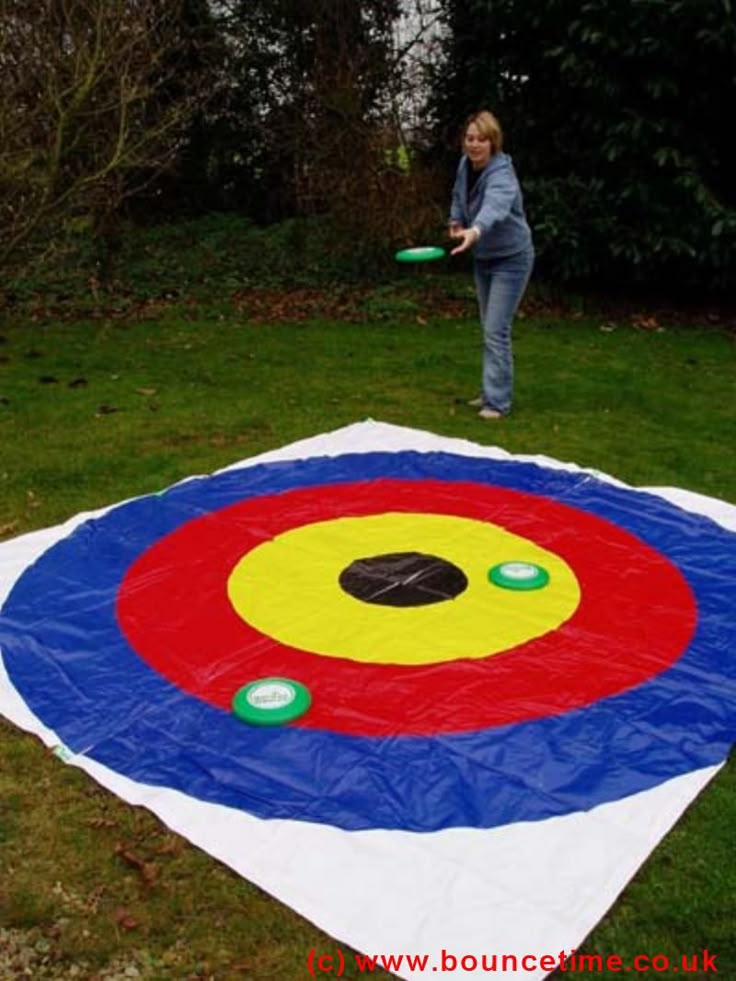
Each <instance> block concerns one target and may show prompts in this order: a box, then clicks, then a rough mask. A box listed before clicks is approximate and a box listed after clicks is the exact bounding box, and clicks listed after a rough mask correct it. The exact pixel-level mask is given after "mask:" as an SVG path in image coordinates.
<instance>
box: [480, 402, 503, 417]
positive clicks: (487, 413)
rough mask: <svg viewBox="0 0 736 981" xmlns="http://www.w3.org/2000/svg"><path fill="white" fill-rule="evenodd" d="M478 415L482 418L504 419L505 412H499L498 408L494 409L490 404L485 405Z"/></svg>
mask: <svg viewBox="0 0 736 981" xmlns="http://www.w3.org/2000/svg"><path fill="white" fill-rule="evenodd" d="M478 415H479V416H480V417H481V419H503V412H499V411H498V409H492V408H491V407H490V405H484V406H483V408H482V409H481V410H480V412H479V413H478Z"/></svg>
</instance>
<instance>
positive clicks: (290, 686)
mask: <svg viewBox="0 0 736 981" xmlns="http://www.w3.org/2000/svg"><path fill="white" fill-rule="evenodd" d="M311 704H312V696H311V695H310V694H309V689H308V688H307V687H306V686H305V685H303V684H302V683H301V682H300V681H292V679H291V678H259V679H258V680H257V681H251V682H250V683H249V684H247V685H243V687H242V688H239V689H238V691H236V692H235V695H234V696H233V700H232V710H233V713H234V714H235V715H236V716H237V718H239V719H240V720H241V722H248V723H249V724H250V725H253V726H281V725H285V724H286V723H287V722H292V721H293V720H294V719H298V718H299V716H300V715H304V713H305V712H306V711H307V709H308V708H309V706H310V705H311Z"/></svg>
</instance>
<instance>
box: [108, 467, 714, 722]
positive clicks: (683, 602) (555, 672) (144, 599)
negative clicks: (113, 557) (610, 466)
mask: <svg viewBox="0 0 736 981" xmlns="http://www.w3.org/2000/svg"><path fill="white" fill-rule="evenodd" d="M390 511H404V512H432V513H439V514H448V515H457V516H460V517H466V518H474V519H477V520H480V521H489V522H493V523H494V524H497V525H499V526H501V527H503V528H505V529H507V530H508V531H510V532H512V533H513V534H516V535H520V536H522V537H525V538H528V539H531V540H532V541H534V542H535V543H537V544H538V545H540V546H541V547H543V548H546V549H548V550H550V551H552V552H554V553H556V554H557V555H559V556H560V557H561V558H562V559H563V560H564V561H565V562H567V563H568V565H569V566H570V567H571V568H572V570H573V572H574V573H575V575H576V576H577V578H578V582H579V584H580V589H581V593H582V596H581V601H580V605H579V606H578V609H577V611H576V612H575V614H574V615H573V616H572V617H571V618H570V619H569V620H568V621H567V622H566V623H564V624H563V625H562V626H561V627H559V628H558V629H557V630H555V631H552V632H550V633H548V634H545V635H544V636H542V637H538V638H536V639H534V640H530V641H528V642H527V643H524V644H520V645H518V646H517V647H515V648H513V649H511V650H507V651H504V652H503V653H500V654H496V655H494V656H492V657H488V658H480V659H473V660H470V659H460V660H453V661H444V662H442V663H439V664H423V665H418V666H412V667H410V666H406V665H388V664H369V663H365V662H357V661H351V660H347V659H344V660H343V659H340V658H335V657H322V656H320V655H318V654H312V653H308V652H306V651H302V650H298V649H296V648H293V647H289V646H287V645H285V644H282V643H280V642H279V641H277V640H274V639H273V638H271V637H268V636H266V635H265V634H262V633H261V632H260V631H258V630H256V629H255V628H253V627H252V626H251V625H250V624H248V623H245V622H244V621H243V620H241V619H240V617H239V616H238V615H237V614H236V612H235V611H234V609H233V608H232V606H231V605H230V602H229V600H228V597H227V591H226V586H227V580H228V577H229V575H230V573H231V571H232V569H233V567H234V566H235V565H236V563H237V562H238V561H239V560H240V559H241V558H242V556H243V555H244V554H245V553H246V552H248V551H249V550H250V549H252V548H254V547H255V546H257V545H260V544H261V543H263V542H264V541H267V540H269V539H270V538H272V537H275V536H276V535H278V534H281V533H282V532H284V531H287V530H289V529H291V528H295V527H298V526H301V525H304V524H310V523H312V522H315V521H326V520H330V519H332V518H338V517H346V516H360V515H368V514H383V513H386V512H390ZM117 614H118V620H119V623H120V627H121V630H122V631H123V633H124V634H125V636H126V638H127V639H128V641H129V643H130V644H131V646H132V647H133V649H134V650H135V651H137V653H138V654H139V655H140V656H141V657H142V658H143V659H144V660H146V661H147V662H148V663H149V664H150V665H151V667H152V668H154V669H155V670H156V671H158V672H160V673H161V674H162V675H163V676H164V677H166V678H167V679H168V680H169V681H171V682H173V683H174V684H175V685H178V686H179V687H181V688H183V689H184V690H186V691H187V692H189V693H190V694H192V695H195V696H197V697H199V698H202V699H203V700H205V701H207V702H210V703H211V704H214V705H216V706H219V707H221V708H223V709H228V708H229V705H230V700H231V698H232V695H233V693H234V692H235V691H237V689H238V688H240V687H241V686H242V685H243V684H245V683H246V682H248V681H250V680H252V679H253V678H257V677H260V676H263V675H283V676H286V677H289V678H293V679H295V680H297V681H301V682H302V683H303V684H305V685H306V686H307V687H308V688H309V689H310V691H311V693H312V709H311V710H310V712H309V714H308V715H307V716H305V717H303V718H302V719H300V720H299V721H298V722H296V723H294V725H297V726H299V727H302V728H312V729H328V730H332V731H336V732H343V733H350V734H355V735H372V736H381V735H393V734H397V733H401V734H406V735H429V734H433V733H441V732H464V731H470V730H474V729H484V728H487V727H489V726H495V725H505V724H511V723H517V722H520V721H524V720H531V719H538V718H543V717H546V716H550V715H556V714H559V713H561V712H566V711H569V710H571V709H575V708H580V707H582V706H585V705H588V704H590V703H592V702H595V701H597V700H599V699H601V698H605V697H607V696H610V695H614V694H618V693H619V692H622V691H625V690H627V689H629V688H632V687H634V686H636V685H639V684H641V683H643V682H644V681H646V680H648V679H649V678H651V677H652V676H653V675H655V674H658V673H660V672H661V671H664V670H665V669H666V668H668V667H670V666H671V665H672V663H673V662H674V661H676V660H677V658H678V657H679V656H680V654H681V653H682V652H683V651H684V650H685V648H686V647H687V645H688V643H689V641H690V639H691V637H692V634H693V632H694V629H695V623H696V619H697V611H696V605H695V600H694V597H693V594H692V592H691V590H690V587H689V586H688V584H687V582H686V581H685V579H684V578H683V576H682V575H681V573H680V572H679V570H678V569H677V568H676V566H675V565H674V564H673V563H672V562H670V561H669V559H667V558H666V557H665V556H663V555H661V554H660V553H659V552H657V551H655V550H654V549H653V548H651V547H650V546H648V545H646V544H645V543H644V542H642V541H641V540H640V539H639V538H637V537H636V536H634V535H632V534H631V533H630V532H628V531H625V530H623V529H621V528H619V527H617V526H616V525H614V524H613V523H612V522H610V521H607V520H605V519H603V518H599V517H597V516H596V515H593V514H590V513H588V512H586V511H582V510H578V509H577V508H572V507H569V506H568V505H565V504H561V503H559V502H557V501H553V500H550V499H549V498H546V497H541V496H538V495H535V494H529V493H526V492H522V491H517V490H509V489H505V488H500V487H493V486H488V485H485V484H477V483H470V482H460V481H458V482H447V481H438V480H423V481H406V480H394V479H381V480H375V481H358V482H354V483H349V484H338V485H326V486H319V487H311V488H307V489H300V490H292V491H288V492H285V493H282V494H275V495H269V496H264V497H254V498H249V499H247V500H244V501H242V502H239V503H237V504H234V505H231V506H229V507H226V508H222V509H221V510H219V511H216V512H213V513H211V514H208V515H205V516H203V517H201V518H195V519H193V520H191V521H189V522H187V523H185V524H184V525H182V526H180V527H179V528H178V529H177V530H176V531H174V532H172V533H171V534H169V535H167V536H165V537H164V538H162V539H161V540H159V541H158V542H156V544H155V545H153V546H151V547H150V548H149V549H148V550H147V551H146V552H144V553H143V554H142V555H141V556H140V557H139V558H138V559H137V560H136V561H135V562H134V563H133V565H132V566H131V567H130V569H129V570H128V572H127V574H126V576H125V578H124V580H123V582H122V584H121V587H120V590H119V595H118V601H117ZM285 615H288V611H285ZM326 615H328V614H327V613H326Z"/></svg>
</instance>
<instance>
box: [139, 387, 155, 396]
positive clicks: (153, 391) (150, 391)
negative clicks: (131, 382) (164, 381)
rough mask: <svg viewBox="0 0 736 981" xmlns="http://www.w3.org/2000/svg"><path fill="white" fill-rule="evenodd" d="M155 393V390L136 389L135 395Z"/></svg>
mask: <svg viewBox="0 0 736 981" xmlns="http://www.w3.org/2000/svg"><path fill="white" fill-rule="evenodd" d="M156 391H157V390H156V389H155V388H136V390H135V393H136V395H155V394H156Z"/></svg>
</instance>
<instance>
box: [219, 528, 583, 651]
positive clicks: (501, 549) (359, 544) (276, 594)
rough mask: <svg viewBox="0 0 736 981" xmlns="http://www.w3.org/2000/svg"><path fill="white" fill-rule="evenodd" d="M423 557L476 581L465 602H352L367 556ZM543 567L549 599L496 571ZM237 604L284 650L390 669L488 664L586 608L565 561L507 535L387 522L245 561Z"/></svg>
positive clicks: (322, 534)
mask: <svg viewBox="0 0 736 981" xmlns="http://www.w3.org/2000/svg"><path fill="white" fill-rule="evenodd" d="M412 551H413V552H421V553H423V554H429V555H435V556H437V557H438V558H442V559H446V560H447V561H449V562H452V563H453V564H454V565H456V566H457V567H458V568H460V569H462V571H463V572H464V573H465V575H466V576H467V578H468V587H467V589H466V590H465V591H464V592H463V593H461V594H460V595H459V596H457V597H455V598H454V599H449V600H445V601H443V602H440V603H434V604H431V605H428V606H421V607H389V606H378V605H375V604H371V603H365V602H363V601H361V600H359V599H356V598H354V597H353V596H350V595H349V594H348V593H346V592H344V591H343V590H342V589H341V587H340V585H339V576H340V573H341V572H342V571H343V570H344V569H345V568H346V567H347V566H348V565H350V563H351V562H353V561H354V560H355V559H357V558H368V557H371V556H374V555H384V554H389V553H395V552H412ZM508 561H519V562H531V563H535V564H536V565H540V566H542V567H543V568H545V569H546V570H547V571H548V572H549V575H550V582H549V585H548V586H546V587H545V588H544V589H540V590H533V591H528V592H518V591H515V590H506V589H499V588H498V587H497V586H494V585H493V584H492V583H489V581H488V570H489V568H490V567H491V566H493V565H496V564H498V563H499V562H508ZM228 596H229V598H230V602H231V603H232V605H233V607H234V608H235V610H236V612H237V613H238V615H239V616H240V617H242V619H243V620H245V621H246V622H247V623H249V624H250V625H251V626H253V627H255V628H256V629H257V630H259V631H260V632H261V633H263V634H266V635H267V636H269V637H273V638H275V639H276V640H278V641H280V642H281V643H283V644H287V645H288V646H290V647H295V648H298V649H300V650H305V651H311V652H312V653H315V654H323V655H325V656H327V657H342V658H349V659H351V660H355V661H367V662H371V663H384V664H432V663H437V662H441V661H448V660H454V659H457V658H463V657H464V658H481V657H488V656H489V655H491V654H498V653H499V652H501V651H505V650H508V649H510V648H512V647H516V646H518V645H519V644H522V643H524V642H526V641H529V640H532V639H534V638H535V637H540V636H541V635H542V634H545V633H548V632H549V631H551V630H556V629H557V628H558V627H559V626H560V625H561V624H562V623H564V622H565V621H566V620H568V619H569V618H570V617H571V616H572V615H573V613H574V612H575V610H576V609H577V606H578V603H579V602H580V587H579V585H578V582H577V579H576V578H575V575H574V574H573V572H572V570H571V569H570V567H569V566H568V565H567V563H566V562H564V561H563V560H562V559H561V558H560V557H559V556H557V555H555V554H554V553H553V552H549V551H547V550H546V549H543V548H540V546H539V545H536V544H535V543H534V542H532V541H530V540H529V539H526V538H522V537H520V536H519V535H514V534H512V533H511V532H508V531H506V530H505V529H503V528H500V527H499V526H498V525H494V524H490V523H488V522H483V521H477V520H475V519H472V518H461V517H456V516H454V515H443V514H428V513H407V512H397V513H393V512H390V513H386V514H378V515H368V516H365V517H353V518H335V519H332V520H328V521H317V522H314V523H312V524H307V525H301V526H299V527H298V528H292V529H291V530H290V531H286V532H284V533H283V534H281V535H277V536H276V537H275V538H273V539H271V540H269V541H267V542H265V543H264V544H262V545H259V546H257V547H256V548H254V549H252V550H251V551H250V552H248V553H247V554H246V555H245V556H244V557H243V558H242V559H241V560H240V562H238V563H237V565H236V566H235V568H234V569H233V571H232V573H231V575H230V577H229V579H228Z"/></svg>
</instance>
